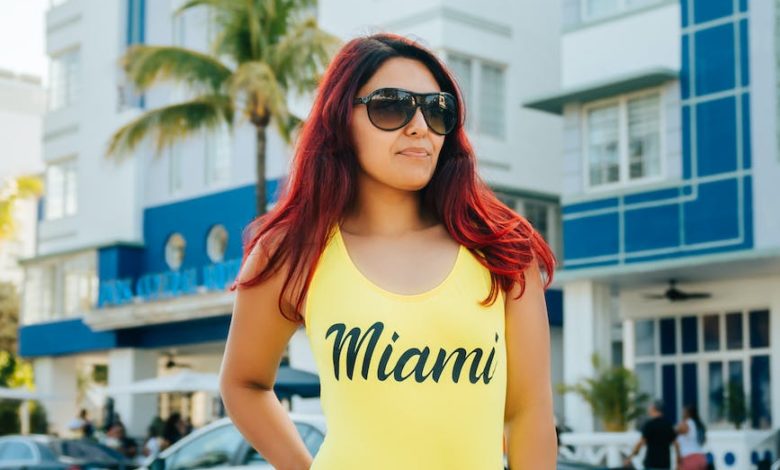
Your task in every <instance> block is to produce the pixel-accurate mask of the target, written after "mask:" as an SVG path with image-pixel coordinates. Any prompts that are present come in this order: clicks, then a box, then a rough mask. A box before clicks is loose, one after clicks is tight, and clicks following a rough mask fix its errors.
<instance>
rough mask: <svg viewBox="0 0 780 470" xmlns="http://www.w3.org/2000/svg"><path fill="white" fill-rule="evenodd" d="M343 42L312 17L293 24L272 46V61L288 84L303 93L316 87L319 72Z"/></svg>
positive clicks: (286, 85) (287, 85) (284, 82)
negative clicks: (322, 27)
mask: <svg viewBox="0 0 780 470" xmlns="http://www.w3.org/2000/svg"><path fill="white" fill-rule="evenodd" d="M340 46H341V40H340V39H339V38H337V37H336V36H333V35H331V34H329V33H326V32H325V31H323V30H322V29H320V28H319V26H318V25H317V20H316V19H315V18H313V17H309V18H306V19H304V20H302V21H300V22H298V23H296V24H294V25H292V26H291V28H290V29H289V30H288V32H287V34H285V35H284V36H283V37H282V38H280V40H279V42H278V43H277V44H275V45H274V46H273V48H272V51H271V54H270V56H269V63H270V65H271V67H272V68H273V70H275V71H276V73H277V74H278V76H279V79H280V81H281V82H282V84H283V85H284V86H285V88H287V89H291V90H295V91H296V92H298V93H301V92H305V91H308V90H311V89H313V88H314V87H316V85H317V83H318V81H319V78H320V73H321V72H322V71H323V70H324V69H325V67H326V66H327V64H328V62H329V61H330V58H331V57H332V56H333V54H334V53H335V52H336V50H337V49H338V48H339V47H340Z"/></svg>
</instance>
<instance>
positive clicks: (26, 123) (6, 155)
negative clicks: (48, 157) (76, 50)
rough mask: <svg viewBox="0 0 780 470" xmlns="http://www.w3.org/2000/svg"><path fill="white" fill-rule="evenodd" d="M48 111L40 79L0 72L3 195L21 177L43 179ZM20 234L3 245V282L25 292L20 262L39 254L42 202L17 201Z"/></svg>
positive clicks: (0, 265)
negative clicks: (43, 140)
mask: <svg viewBox="0 0 780 470" xmlns="http://www.w3.org/2000/svg"><path fill="white" fill-rule="evenodd" d="M45 107H46V92H45V91H44V89H43V86H42V85H41V80H40V78H38V77H32V76H27V75H17V74H15V73H13V72H11V71H8V70H0V142H2V143H3V156H2V157H0V191H3V188H4V187H5V188H6V189H7V190H10V186H6V185H7V184H9V183H10V182H11V181H12V180H13V179H15V178H18V177H19V176H27V175H40V174H41V173H42V172H43V160H42V158H41V131H42V128H43V114H44V112H45ZM14 212H15V213H14V221H15V223H16V227H17V230H16V233H15V235H14V236H13V237H12V238H11V239H8V240H2V241H0V282H11V283H13V284H14V285H16V286H17V287H19V288H21V286H22V280H23V274H24V273H23V270H22V268H21V267H20V266H19V263H18V261H19V259H23V258H27V257H29V256H32V255H33V254H34V253H35V230H36V223H37V214H38V202H37V201H36V200H34V199H27V200H17V202H16V204H15V210H14Z"/></svg>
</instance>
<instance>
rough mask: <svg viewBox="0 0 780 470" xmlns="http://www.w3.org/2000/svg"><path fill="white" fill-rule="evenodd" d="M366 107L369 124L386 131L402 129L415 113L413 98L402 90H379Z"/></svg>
mask: <svg viewBox="0 0 780 470" xmlns="http://www.w3.org/2000/svg"><path fill="white" fill-rule="evenodd" d="M366 106H367V108H368V117H369V119H371V122H372V123H373V124H374V125H375V126H376V127H378V128H380V129H383V130H388V131H389V130H395V129H399V128H401V127H403V126H404V125H405V124H406V123H408V122H409V121H410V120H411V118H412V116H413V115H414V112H415V107H414V98H413V97H412V95H411V94H409V93H405V92H404V91H402V90H391V89H385V90H380V91H379V93H377V94H375V95H373V96H372V97H371V99H370V100H369V101H368V103H367V104H366Z"/></svg>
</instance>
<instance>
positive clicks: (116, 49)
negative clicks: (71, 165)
mask: <svg viewBox="0 0 780 470" xmlns="http://www.w3.org/2000/svg"><path fill="white" fill-rule="evenodd" d="M120 4H121V2H104V1H101V0H71V1H69V2H67V3H65V4H63V5H61V6H59V7H57V8H54V9H52V10H50V11H49V12H48V14H47V45H46V48H47V53H48V54H49V55H50V56H52V55H55V54H57V53H58V52H60V51H63V50H67V49H69V48H72V47H79V48H80V51H81V53H80V54H81V57H80V64H81V69H80V73H81V75H80V77H81V79H80V86H79V99H78V102H77V103H76V104H74V105H73V106H70V107H67V108H63V109H60V110H57V111H54V112H50V113H49V114H48V115H47V116H46V119H45V124H44V137H43V139H44V140H43V142H44V159H45V160H46V161H47V162H53V161H57V160H59V159H62V158H67V157H71V156H74V155H75V156H76V158H77V166H78V169H77V172H78V211H77V214H76V215H75V216H74V217H68V218H64V219H60V220H53V221H44V222H43V223H42V224H41V228H40V234H39V237H40V238H39V245H38V248H39V254H47V253H54V252H59V251H64V250H69V249H73V248H77V247H84V246H90V245H95V244H104V243H110V242H113V241H116V240H129V241H138V240H140V233H141V227H140V222H141V220H140V212H139V210H138V204H137V201H138V191H137V184H138V177H139V176H138V170H139V165H138V162H137V161H136V159H132V158H128V159H124V160H122V161H117V160H109V159H107V158H106V157H105V149H106V145H107V141H108V137H109V136H110V135H111V133H112V132H113V131H114V130H115V129H117V128H119V126H120V125H121V124H123V123H124V122H127V121H128V120H129V119H130V118H131V117H133V113H132V112H126V113H123V114H118V113H117V110H118V96H119V93H118V85H119V83H120V82H119V81H118V78H119V76H120V69H119V65H118V58H119V53H120V45H121V44H122V37H121V34H122V33H121V31H122V30H123V25H124V21H125V19H124V15H122V14H121V12H120Z"/></svg>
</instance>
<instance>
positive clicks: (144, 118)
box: [107, 0, 339, 214]
mask: <svg viewBox="0 0 780 470" xmlns="http://www.w3.org/2000/svg"><path fill="white" fill-rule="evenodd" d="M315 5H316V0H190V1H187V2H186V3H185V4H184V5H182V7H181V8H179V9H178V10H177V11H176V12H175V14H177V15H178V14H182V13H183V12H184V11H185V10H189V9H192V8H196V7H207V8H209V9H210V11H211V12H212V13H213V21H214V22H215V23H216V28H217V31H218V32H217V35H216V38H215V40H214V42H213V44H211V51H210V53H209V54H204V53H201V52H197V51H194V50H190V49H186V48H181V47H173V46H151V45H137V46H134V47H131V48H130V49H128V51H127V53H126V54H125V56H124V58H123V65H124V68H125V71H126V73H127V75H128V77H129V79H130V81H131V82H132V83H133V84H134V85H135V86H136V88H137V89H138V90H139V91H144V90H147V89H148V88H150V87H151V86H153V85H155V84H157V83H158V82H160V81H163V80H173V81H176V82H180V83H183V84H185V85H186V86H187V87H188V88H189V89H190V90H191V91H192V92H193V94H194V97H193V98H192V99H190V100H189V101H185V102H183V103H174V104H171V105H168V106H164V107H161V108H157V109H153V110H150V111H148V112H146V113H144V114H142V115H141V116H139V117H138V118H136V119H135V120H133V121H131V122H130V123H128V124H127V125H125V126H123V127H122V128H120V129H119V130H117V131H116V133H114V135H113V136H112V137H111V139H110V142H109V145H108V149H107V154H108V155H109V156H118V155H122V154H127V153H130V152H132V151H133V150H134V149H135V148H136V147H137V145H138V144H139V143H140V142H141V141H142V140H144V139H145V138H146V137H153V138H154V143H155V150H156V153H157V154H159V153H160V152H161V150H163V149H164V148H165V147H167V146H170V145H171V144H173V143H174V142H176V141H178V140H181V139H183V138H185V137H187V136H190V135H192V134H195V133H196V132H199V131H204V130H206V131H208V130H214V129H217V128H219V127H220V126H223V125H225V124H227V125H228V126H229V127H230V128H232V127H233V117H234V114H235V113H236V112H240V113H241V114H242V115H243V117H245V118H247V119H248V120H249V122H251V123H252V125H253V126H254V127H255V134H256V142H257V148H256V160H257V189H256V204H257V211H258V213H259V214H262V213H264V212H265V208H266V197H265V193H266V189H265V160H266V155H265V153H266V128H267V127H268V125H269V124H271V123H273V124H274V125H275V127H276V128H277V129H278V131H279V134H280V135H281V136H282V138H283V139H284V140H285V142H287V143H289V142H290V141H291V134H292V132H293V131H294V129H295V128H296V127H297V125H298V124H299V123H300V120H299V119H298V118H296V117H295V116H293V115H292V114H291V113H290V111H289V109H288V107H287V95H288V92H294V93H297V94H299V95H300V94H304V93H306V92H309V91H312V90H313V89H314V88H315V87H316V85H317V82H318V80H319V77H320V74H321V72H322V70H324V68H325V66H326V64H327V62H328V61H329V60H330V57H331V55H332V53H333V52H334V51H335V49H336V48H337V47H338V45H339V40H338V39H337V38H336V37H334V36H332V35H330V34H328V33H326V32H324V31H322V30H321V29H320V28H319V27H318V25H317V20H316V18H315V17H314V15H313V10H314V7H315Z"/></svg>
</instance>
